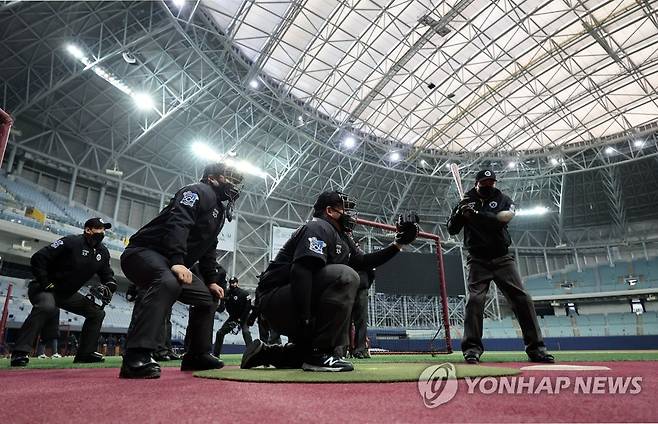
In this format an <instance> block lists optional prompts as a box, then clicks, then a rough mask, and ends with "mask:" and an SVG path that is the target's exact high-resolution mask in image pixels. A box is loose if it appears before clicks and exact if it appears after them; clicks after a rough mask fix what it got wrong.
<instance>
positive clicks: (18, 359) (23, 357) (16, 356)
mask: <svg viewBox="0 0 658 424" xmlns="http://www.w3.org/2000/svg"><path fill="white" fill-rule="evenodd" d="M29 362H30V357H29V356H27V353H24V352H13V353H12V354H11V366H12V367H26V366H27V364H28V363H29Z"/></svg>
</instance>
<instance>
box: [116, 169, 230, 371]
mask: <svg viewBox="0 0 658 424" xmlns="http://www.w3.org/2000/svg"><path fill="white" fill-rule="evenodd" d="M241 179H242V178H241V177H240V176H239V175H237V174H236V173H235V171H233V170H231V169H230V168H228V167H227V166H225V165H223V164H213V165H209V166H207V167H206V168H205V170H204V173H203V179H202V180H201V182H199V183H196V184H191V185H188V186H185V187H183V188H181V189H180V190H178V192H177V193H176V194H175V195H174V197H173V198H172V199H171V200H170V201H169V204H168V205H167V206H166V207H165V208H164V209H163V210H162V211H161V212H160V214H159V215H158V216H156V217H155V218H153V220H152V221H151V222H149V223H148V224H146V225H145V226H144V227H142V228H141V229H140V230H139V231H138V232H137V233H135V234H134V235H133V236H132V237H131V238H130V242H129V243H128V246H127V247H126V250H125V251H124V253H123V254H122V255H121V268H122V269H123V272H124V274H125V275H126V277H128V279H129V280H130V281H132V282H133V283H134V284H135V285H136V286H137V288H138V290H139V291H140V294H139V296H138V298H137V301H136V302H135V307H134V309H133V314H132V319H131V322H130V327H129V328H128V334H127V336H126V354H125V355H124V358H123V364H122V367H121V371H120V374H119V376H120V377H122V378H158V377H159V376H160V366H159V364H158V363H157V362H155V361H154V360H153V358H152V354H153V352H154V351H155V350H156V349H157V348H158V344H159V343H158V342H159V339H160V338H161V336H160V335H161V334H162V333H161V332H162V328H163V323H164V320H165V317H166V316H167V314H168V313H169V312H170V311H171V308H172V306H173V304H174V302H176V300H179V301H181V302H183V303H185V304H188V305H190V306H191V308H190V315H189V322H188V328H187V335H186V338H187V341H188V343H189V345H188V346H187V347H188V351H187V352H186V354H185V355H184V356H183V360H182V362H181V369H182V370H184V371H188V370H203V369H214V368H221V367H222V366H223V363H222V362H221V361H219V360H218V359H217V358H215V357H214V356H212V355H211V354H210V350H211V347H212V331H213V318H214V315H215V310H216V309H217V299H218V298H221V297H223V288H221V283H222V282H221V279H220V272H219V267H218V264H217V258H216V249H217V241H218V240H217V236H218V235H219V233H220V231H221V230H222V228H223V226H224V220H225V219H227V216H226V211H227V208H229V209H230V208H231V207H232V203H233V202H234V201H235V200H236V199H237V198H238V195H239V192H238V188H237V185H238V184H239V183H240V182H241ZM222 201H228V202H229V206H227V207H226V208H225V207H224V205H223V204H222ZM197 262H198V269H199V274H201V277H202V278H203V281H202V280H201V278H199V277H197V276H196V275H195V274H193V273H192V272H191V271H190V268H191V267H192V266H193V265H195V264H196V263H197Z"/></svg>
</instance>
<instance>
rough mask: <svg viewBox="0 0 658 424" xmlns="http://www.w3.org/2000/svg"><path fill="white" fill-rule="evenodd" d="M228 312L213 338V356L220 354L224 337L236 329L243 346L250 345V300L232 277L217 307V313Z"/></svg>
mask: <svg viewBox="0 0 658 424" xmlns="http://www.w3.org/2000/svg"><path fill="white" fill-rule="evenodd" d="M224 310H226V312H228V318H227V319H226V321H224V324H223V325H222V327H221V328H220V329H219V330H217V335H216V337H215V349H214V352H213V353H214V354H215V356H217V357H219V356H220V355H221V354H222V346H223V345H224V336H226V335H227V334H228V333H230V332H231V331H233V329H235V328H236V327H239V328H240V330H242V338H243V339H244V344H245V346H249V344H251V332H250V331H249V312H251V298H250V297H249V292H248V291H246V290H245V289H241V288H240V287H239V281H238V277H233V278H231V279H230V280H229V281H228V291H227V292H226V295H225V296H224V299H223V300H222V302H221V303H220V305H219V309H217V311H218V312H224Z"/></svg>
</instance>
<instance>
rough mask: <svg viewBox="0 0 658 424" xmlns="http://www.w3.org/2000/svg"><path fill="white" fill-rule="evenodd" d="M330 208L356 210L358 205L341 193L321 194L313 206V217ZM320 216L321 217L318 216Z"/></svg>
mask: <svg viewBox="0 0 658 424" xmlns="http://www.w3.org/2000/svg"><path fill="white" fill-rule="evenodd" d="M328 206H340V207H342V208H343V209H348V210H349V209H354V207H355V206H356V203H355V202H354V201H353V200H352V199H350V198H349V197H348V196H347V195H346V194H344V193H341V192H340V191H325V192H323V193H320V195H319V196H318V199H317V200H316V201H315V204H314V205H313V215H314V216H319V215H321V214H322V212H323V211H324V210H325V208H326V207H328ZM318 214H319V215H318Z"/></svg>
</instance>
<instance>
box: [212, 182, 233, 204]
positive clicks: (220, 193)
mask: <svg viewBox="0 0 658 424" xmlns="http://www.w3.org/2000/svg"><path fill="white" fill-rule="evenodd" d="M211 186H212V188H213V190H214V191H215V194H216V195H217V198H218V199H219V200H220V201H224V200H228V201H229V202H235V201H236V200H238V197H240V191H239V190H238V188H237V187H236V186H234V185H233V184H231V183H226V182H224V183H220V182H215V183H211Z"/></svg>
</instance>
